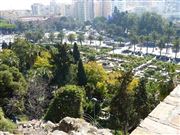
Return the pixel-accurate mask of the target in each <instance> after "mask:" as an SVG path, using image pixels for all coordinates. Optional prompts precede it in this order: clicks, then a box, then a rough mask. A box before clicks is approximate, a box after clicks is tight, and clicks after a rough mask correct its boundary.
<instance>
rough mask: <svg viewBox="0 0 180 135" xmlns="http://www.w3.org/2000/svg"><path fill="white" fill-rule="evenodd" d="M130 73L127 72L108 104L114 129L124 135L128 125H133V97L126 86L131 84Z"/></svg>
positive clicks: (131, 76)
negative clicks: (119, 130)
mask: <svg viewBox="0 0 180 135" xmlns="http://www.w3.org/2000/svg"><path fill="white" fill-rule="evenodd" d="M132 80H133V75H132V72H131V71H130V72H127V73H126V74H125V75H124V76H123V77H122V78H121V83H120V86H119V88H118V91H117V93H116V95H115V96H114V97H113V98H112V101H111V104H110V113H111V121H113V123H114V124H113V125H112V126H113V127H114V128H115V129H118V128H121V129H122V131H123V134H124V135H127V133H128V130H129V127H130V125H131V126H132V125H133V119H134V116H135V110H134V107H133V97H132V94H131V93H130V92H129V91H128V85H129V84H130V83H131V82H132Z"/></svg>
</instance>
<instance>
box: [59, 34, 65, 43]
mask: <svg viewBox="0 0 180 135" xmlns="http://www.w3.org/2000/svg"><path fill="white" fill-rule="evenodd" d="M64 37H65V34H64V32H63V31H60V32H59V34H58V39H60V41H61V44H62V43H63V39H64Z"/></svg>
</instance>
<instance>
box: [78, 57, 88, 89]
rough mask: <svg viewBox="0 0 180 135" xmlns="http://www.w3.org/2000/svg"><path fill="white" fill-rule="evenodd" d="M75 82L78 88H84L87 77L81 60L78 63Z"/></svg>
mask: <svg viewBox="0 0 180 135" xmlns="http://www.w3.org/2000/svg"><path fill="white" fill-rule="evenodd" d="M77 81H78V85H79V86H85V85H86V84H87V77H86V73H85V70H84V66H83V63H82V60H81V59H80V60H79V63H78V72H77Z"/></svg>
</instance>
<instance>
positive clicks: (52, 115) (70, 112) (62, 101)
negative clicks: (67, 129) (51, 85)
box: [44, 85, 84, 122]
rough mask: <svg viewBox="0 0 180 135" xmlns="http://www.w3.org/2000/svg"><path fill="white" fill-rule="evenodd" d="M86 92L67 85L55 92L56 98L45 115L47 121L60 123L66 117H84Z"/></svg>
mask: <svg viewBox="0 0 180 135" xmlns="http://www.w3.org/2000/svg"><path fill="white" fill-rule="evenodd" d="M83 91H84V90H83V89H82V88H80V87H78V86H75V85H66V86H64V87H61V88H60V89H58V90H57V91H56V92H55V97H54V99H53V101H52V103H51V104H50V106H49V109H48V111H47V113H46V115H45V118H44V119H45V120H51V121H52V122H59V121H60V120H61V119H63V118H64V117H67V116H69V117H74V118H80V117H82V116H83V102H84V92H83Z"/></svg>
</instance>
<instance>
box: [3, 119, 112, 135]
mask: <svg viewBox="0 0 180 135" xmlns="http://www.w3.org/2000/svg"><path fill="white" fill-rule="evenodd" d="M16 132H17V135H112V133H111V131H110V130H109V129H97V128H96V127H94V126H92V125H91V124H89V123H87V122H86V121H85V120H83V119H79V118H76V119H75V118H70V117H66V118H64V119H62V120H61V121H60V122H59V123H58V124H54V123H52V122H50V121H48V122H44V121H39V120H32V121H28V122H21V123H18V130H17V131H16ZM0 135H13V134H10V133H7V132H1V131H0Z"/></svg>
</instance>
